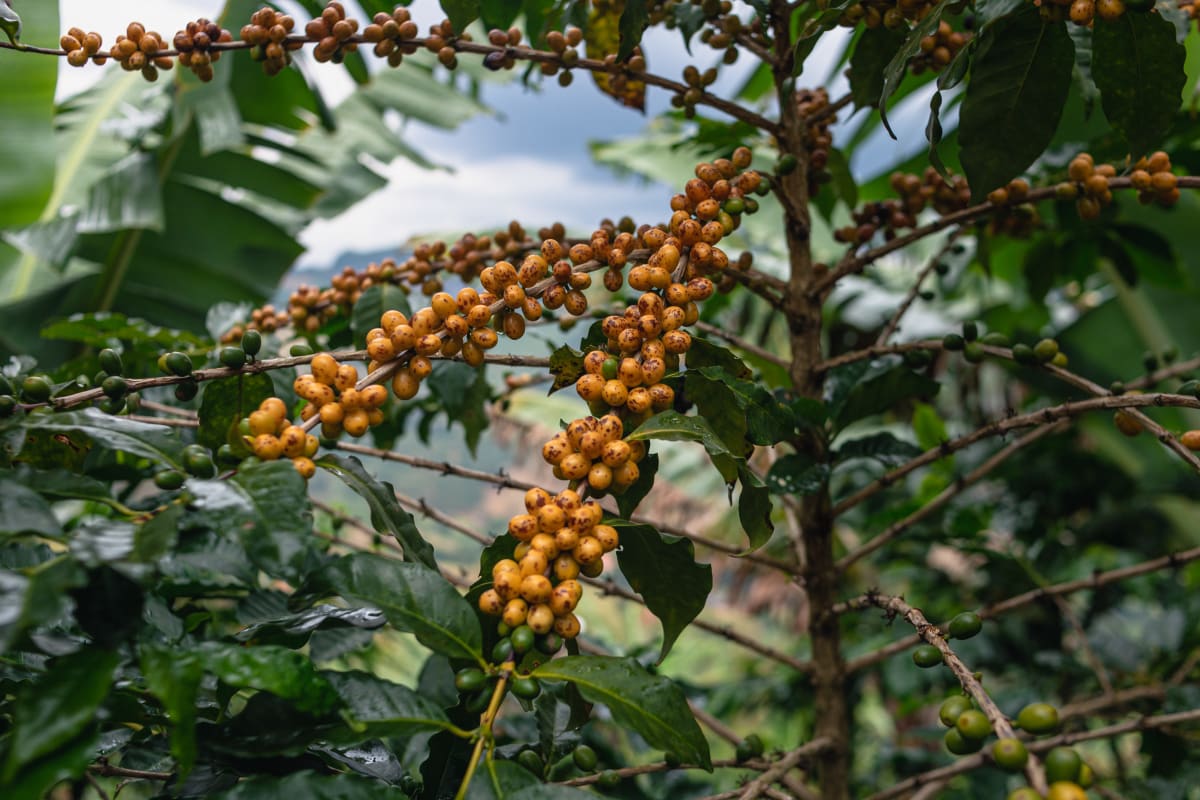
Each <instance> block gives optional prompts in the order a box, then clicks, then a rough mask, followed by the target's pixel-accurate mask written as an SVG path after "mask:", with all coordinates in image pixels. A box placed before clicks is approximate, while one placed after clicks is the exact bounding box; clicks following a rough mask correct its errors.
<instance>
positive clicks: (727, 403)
mask: <svg viewBox="0 0 1200 800" xmlns="http://www.w3.org/2000/svg"><path fill="white" fill-rule="evenodd" d="M686 386H687V394H688V397H689V398H690V399H692V400H693V401H695V402H696V404H697V406H698V408H699V409H700V413H702V414H703V415H704V416H705V417H706V418H707V419H708V420H709V422H710V424H714V423H716V422H718V421H719V418H720V417H722V416H726V415H731V416H736V417H737V418H738V419H740V421H741V425H740V427H741V428H742V432H743V434H744V436H745V437H746V438H747V439H748V440H749V441H751V442H753V443H754V444H761V445H773V444H777V443H778V442H780V441H782V440H784V439H786V438H787V437H788V436H790V435H791V433H792V430H793V427H794V423H793V419H792V415H791V413H790V412H789V410H788V408H787V406H785V405H783V404H782V403H780V402H779V401H778V400H776V399H775V398H774V397H773V396H772V395H771V393H770V392H768V391H767V390H766V389H764V388H763V387H762V386H761V385H759V384H757V383H754V382H752V381H747V380H740V379H738V378H735V377H733V376H732V375H730V374H729V373H728V372H727V371H726V370H725V369H724V368H722V367H704V368H702V369H699V370H696V369H689V370H688V371H687V382H686ZM722 438H725V437H722ZM725 441H726V444H728V445H729V447H730V449H733V448H734V447H736V446H739V445H740V444H741V440H740V439H738V440H733V441H731V440H729V439H725Z"/></svg>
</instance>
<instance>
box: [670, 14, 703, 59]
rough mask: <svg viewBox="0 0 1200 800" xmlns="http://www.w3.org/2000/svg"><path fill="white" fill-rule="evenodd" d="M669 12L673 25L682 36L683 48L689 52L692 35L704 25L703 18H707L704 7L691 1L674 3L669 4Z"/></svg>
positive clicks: (690, 50)
mask: <svg viewBox="0 0 1200 800" xmlns="http://www.w3.org/2000/svg"><path fill="white" fill-rule="evenodd" d="M671 14H672V15H674V17H675V25H676V27H678V28H679V33H680V34H681V35H682V36H683V46H684V48H685V49H686V50H687V51H688V53H691V52H692V37H693V36H695V35H696V34H697V33H699V32H700V29H701V28H703V27H704V21H705V19H707V15H706V14H705V13H704V9H702V8H700V6H697V5H692V4H691V3H675V4H674V5H672V6H671Z"/></svg>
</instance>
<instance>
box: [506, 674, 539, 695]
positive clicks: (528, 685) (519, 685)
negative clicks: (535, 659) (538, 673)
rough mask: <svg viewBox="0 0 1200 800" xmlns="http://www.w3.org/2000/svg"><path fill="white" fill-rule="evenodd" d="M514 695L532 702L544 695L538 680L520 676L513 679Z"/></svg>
mask: <svg viewBox="0 0 1200 800" xmlns="http://www.w3.org/2000/svg"><path fill="white" fill-rule="evenodd" d="M510 688H511V689H512V693H513V694H515V695H516V696H517V697H520V698H521V699H523V700H532V699H533V698H535V697H537V696H538V695H539V694H541V693H542V685H541V684H540V683H538V679H537V678H533V677H529V676H525V675H519V676H517V677H515V678H513V681H512V686H511V687H510Z"/></svg>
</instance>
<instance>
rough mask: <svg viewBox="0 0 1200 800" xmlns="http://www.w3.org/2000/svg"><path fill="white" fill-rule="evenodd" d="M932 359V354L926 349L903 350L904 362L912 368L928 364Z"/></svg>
mask: <svg viewBox="0 0 1200 800" xmlns="http://www.w3.org/2000/svg"><path fill="white" fill-rule="evenodd" d="M932 360H933V355H932V354H931V353H930V352H929V351H928V350H919V349H918V350H905V351H904V363H905V364H907V365H908V366H909V367H911V368H912V369H921V368H922V367H927V366H929V362H930V361H932Z"/></svg>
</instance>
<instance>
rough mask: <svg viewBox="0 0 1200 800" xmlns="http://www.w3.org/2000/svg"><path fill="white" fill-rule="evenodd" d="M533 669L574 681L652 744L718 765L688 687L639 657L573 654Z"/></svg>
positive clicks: (544, 676) (546, 677) (541, 675)
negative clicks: (651, 668)
mask: <svg viewBox="0 0 1200 800" xmlns="http://www.w3.org/2000/svg"><path fill="white" fill-rule="evenodd" d="M533 674H534V675H535V676H536V677H538V678H541V679H543V680H560V681H568V682H570V683H571V684H572V685H574V686H575V687H576V688H578V689H579V691H580V692H581V693H582V694H583V696H584V697H585V698H586V699H587V700H590V701H591V702H593V703H603V704H604V705H605V706H607V707H608V710H609V711H610V712H612V715H613V719H614V720H615V721H616V723H617V724H618V725H623V726H625V727H628V728H631V729H633V730H635V731H637V732H638V733H639V734H641V736H642V738H643V739H645V740H646V742H647V743H648V744H649V745H650V746H651V747H652V748H655V749H657V750H669V751H671V752H673V753H676V754H678V755H679V757H680V758H681V759H682V760H683V761H685V762H687V763H690V764H699V765H700V766H702V767H704V768H705V769H707V770H711V769H712V762H711V760H710V758H709V753H708V741H707V740H706V739H705V738H704V734H703V733H702V732H701V731H700V726H699V725H697V724H696V719H695V717H693V716H692V711H691V709H690V708H688V704H687V698H685V697H684V695H683V691H682V690H681V689H680V688H679V687H678V686H676V685H675V683H674V682H673V681H671V680H670V679H668V678H664V677H662V676H660V675H652V674H651V673H649V672H647V671H646V670H645V668H643V667H642V666H640V665H639V664H638V663H637V662H636V661H634V660H633V659H628V658H615V657H612V656H568V657H566V658H558V659H554V660H553V661H549V662H547V663H545V664H543V665H542V666H540V667H538V668H537V669H536V670H534V673H533Z"/></svg>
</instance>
